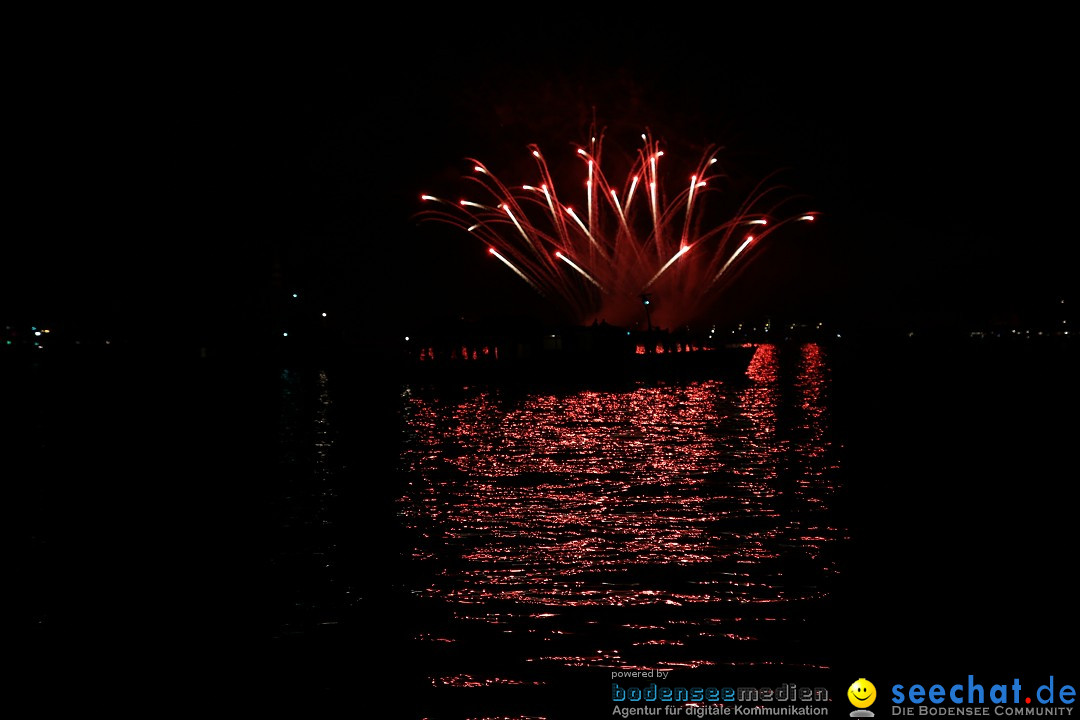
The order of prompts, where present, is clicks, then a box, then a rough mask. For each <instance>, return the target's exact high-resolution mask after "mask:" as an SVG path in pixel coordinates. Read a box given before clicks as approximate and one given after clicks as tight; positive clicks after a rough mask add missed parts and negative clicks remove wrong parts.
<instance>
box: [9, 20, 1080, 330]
mask: <svg viewBox="0 0 1080 720" xmlns="http://www.w3.org/2000/svg"><path fill="white" fill-rule="evenodd" d="M763 15H764V18H763V17H758V18H754V22H752V23H751V22H747V21H746V20H744V18H742V17H738V18H736V17H735V16H725V14H724V13H723V12H722V11H721V10H719V9H718V10H716V11H715V12H714V13H713V14H708V13H706V14H705V15H704V16H686V17H683V16H675V17H672V18H669V19H668V21H667V22H665V21H664V20H651V21H650V23H649V24H648V25H646V24H645V23H634V22H631V21H630V20H623V21H621V22H613V21H611V20H610V19H607V18H603V17H599V16H598V17H596V18H578V19H577V20H576V21H575V22H576V23H577V24H573V23H571V22H569V21H567V20H565V19H564V18H563V17H560V16H557V15H556V14H555V13H554V12H553V13H552V14H551V15H550V16H548V15H545V16H544V17H543V18H525V19H522V18H518V19H514V18H515V17H516V16H505V17H502V16H499V17H491V18H490V19H489V20H487V21H477V20H476V19H475V18H470V19H469V20H468V21H467V22H466V21H455V20H454V19H453V18H452V16H450V15H447V16H446V17H433V16H430V15H423V14H419V13H418V14H417V15H416V16H415V17H412V16H409V15H408V14H407V13H405V14H404V16H403V17H401V18H398V19H399V20H400V22H396V23H395V22H385V23H384V22H381V21H380V23H379V25H378V26H371V25H366V26H363V27H359V28H357V31H356V33H355V36H352V37H351V38H350V36H349V34H348V33H344V34H343V35H337V34H336V33H335V37H333V38H331V37H320V35H319V34H318V33H313V34H310V35H309V34H304V35H301V34H300V33H296V34H295V35H290V34H289V32H286V31H284V29H283V28H278V29H277V32H275V33H273V34H266V35H265V36H262V35H259V33H257V32H256V31H255V30H254V29H251V31H250V32H249V33H247V35H249V36H253V37H254V36H257V37H256V38H255V39H254V40H252V41H251V42H246V41H241V40H237V39H236V37H235V36H233V35H229V34H227V33H226V34H225V36H224V37H214V38H207V37H204V36H203V35H202V34H201V33H200V32H195V34H193V35H192V36H191V37H189V38H188V39H187V40H184V41H182V42H177V41H176V38H170V40H169V42H168V43H167V44H166V45H165V47H166V48H168V49H167V50H164V51H163V50H162V49H161V47H158V46H157V40H158V39H157V38H154V37H152V36H147V37H145V38H142V39H140V40H139V41H138V42H133V41H130V40H127V39H125V40H124V41H123V42H120V43H116V44H111V45H110V44H109V43H107V42H100V43H91V45H92V47H89V48H86V50H85V52H72V51H71V48H70V47H64V48H63V51H61V48H62V46H63V45H64V43H63V38H49V39H48V40H47V41H46V44H45V45H44V46H43V47H42V48H39V49H41V50H42V52H40V53H39V54H38V55H37V56H36V58H37V59H36V61H35V63H34V64H33V73H29V72H28V73H27V74H25V75H22V76H20V77H18V78H16V79H15V81H14V83H13V86H12V87H13V89H12V92H13V93H14V94H15V96H16V97H17V98H18V99H19V100H21V101H22V102H19V103H16V104H15V107H17V108H18V109H17V111H16V115H17V117H16V120H17V121H18V124H19V128H20V130H19V133H18V134H15V135H11V136H9V137H10V138H11V139H12V141H13V143H14V144H16V145H17V146H18V147H17V148H16V152H15V154H16V156H17V157H18V159H19V162H18V164H17V169H16V172H17V173H18V176H19V177H20V180H21V182H20V183H19V187H18V189H17V190H16V191H15V194H14V199H15V203H14V204H15V206H16V208H17V209H18V210H20V211H22V212H23V213H25V216H26V219H27V220H28V223H27V224H26V226H24V229H23V230H22V231H20V233H19V234H18V235H17V236H16V237H14V238H9V239H8V240H7V241H6V242H5V245H6V246H7V247H6V249H5V260H6V262H4V264H3V269H2V272H3V280H4V288H5V292H4V296H3V297H4V306H5V309H6V310H7V313H6V315H7V316H8V317H11V318H13V319H14V320H16V321H20V322H21V321H24V320H27V319H31V318H37V317H40V316H44V318H45V319H44V320H43V321H44V322H54V323H55V322H60V323H65V322H66V323H69V324H72V325H77V324H91V325H98V326H103V327H106V328H107V327H109V326H115V325H125V324H127V325H130V324H131V323H146V322H147V321H156V322H157V324H159V325H163V326H168V327H170V328H177V331H178V334H179V335H181V336H182V335H184V334H185V333H191V332H194V333H196V334H198V333H206V332H208V328H210V327H211V326H215V327H218V328H220V327H223V326H227V325H228V324H229V323H230V322H231V320H230V319H233V320H236V321H237V322H238V323H248V324H251V325H253V326H255V325H258V324H259V323H261V322H267V321H268V317H269V315H271V314H272V308H273V303H274V301H275V300H276V299H277V295H275V293H278V292H279V291H280V292H283V291H284V290H285V289H286V288H285V287H284V285H289V286H290V287H291V286H297V287H302V288H304V289H305V291H306V292H308V293H309V295H308V296H309V297H312V296H314V297H315V299H317V300H318V301H319V302H320V303H323V304H325V305H326V306H327V307H330V308H333V310H334V312H335V314H336V315H337V316H338V317H344V318H347V319H348V320H349V321H350V322H356V321H363V322H365V323H367V324H370V325H372V326H374V327H376V328H378V329H380V330H387V331H390V332H395V333H396V332H397V331H398V329H399V327H402V326H405V325H408V324H409V323H410V322H415V321H417V320H421V319H424V318H429V317H436V316H441V315H443V314H451V313H457V312H469V311H478V310H479V311H483V310H485V309H487V308H497V309H498V310H499V311H501V312H507V311H510V310H513V309H514V308H516V307H518V305H519V304H520V305H521V307H523V308H530V307H533V306H534V304H535V298H534V297H532V296H530V295H529V292H528V291H527V290H526V289H524V288H523V287H521V286H520V285H519V284H515V283H514V282H511V281H509V280H508V278H507V277H506V275H507V274H506V273H505V272H504V271H501V270H499V268H496V267H493V263H490V262H485V261H486V260H488V258H484V257H483V254H482V249H480V250H481V252H478V251H477V250H478V248H476V247H474V245H473V244H470V242H469V240H468V239H467V238H466V239H463V240H461V241H456V242H455V241H451V242H444V243H437V242H435V240H434V237H433V235H432V234H431V233H430V232H424V231H421V230H418V229H417V228H416V227H415V223H414V222H413V221H412V218H411V216H412V214H413V213H414V212H415V211H416V210H418V209H419V206H418V195H419V193H420V192H421V191H429V192H438V191H445V192H446V193H447V194H452V188H454V187H459V186H458V185H457V184H456V183H457V178H458V176H459V175H461V174H462V170H463V168H464V164H463V161H464V158H466V157H479V158H481V159H484V160H485V161H487V162H488V164H489V165H490V166H492V167H493V168H494V169H496V170H497V171H502V172H500V173H499V174H500V175H502V176H504V177H506V178H510V177H515V179H516V172H515V171H516V169H517V168H519V167H520V168H525V169H528V168H529V165H528V164H527V163H526V164H524V165H523V164H521V160H522V159H523V158H526V149H525V146H526V145H527V144H528V143H531V142H536V143H538V144H540V145H541V146H542V147H543V148H545V152H546V153H547V155H548V156H549V157H550V156H553V155H555V154H557V153H560V152H563V151H567V152H568V151H569V150H570V148H571V144H572V143H577V142H581V141H583V140H584V139H585V136H586V133H587V129H588V125H589V120H590V118H591V117H592V114H593V112H594V111H595V113H596V116H597V118H598V120H599V123H600V124H601V125H602V126H605V127H606V128H607V132H608V136H609V137H616V136H618V137H621V138H627V140H626V141H625V142H624V144H625V145H626V146H627V147H628V148H629V149H633V146H632V141H633V138H635V137H636V134H637V133H638V132H639V131H640V130H641V129H642V128H644V127H648V128H650V129H651V130H652V131H653V133H654V134H655V135H656V136H658V137H661V138H663V139H664V140H665V144H666V145H667V146H668V147H669V148H672V149H676V150H684V151H685V152H686V153H687V154H693V153H694V152H696V150H697V149H698V148H701V147H703V146H704V145H706V144H709V143H717V144H723V145H725V146H726V147H727V148H729V152H728V153H726V155H725V157H728V158H731V159H732V160H733V161H735V162H737V163H742V164H743V166H745V167H746V168H747V171H748V172H755V171H757V170H765V169H776V168H787V169H788V172H790V175H788V176H786V177H789V178H791V179H792V181H793V183H794V184H795V185H796V186H797V187H798V189H799V190H800V191H803V192H805V193H807V194H809V195H810V196H811V197H812V198H814V201H815V202H814V204H815V205H816V206H817V208H818V209H819V210H820V211H821V212H822V213H823V218H824V219H825V222H824V223H823V224H822V225H821V229H820V231H819V232H820V236H819V237H818V238H816V239H815V241H814V244H813V245H812V246H803V247H778V248H772V249H771V250H770V255H769V256H768V257H767V258H765V259H764V260H763V261H762V262H758V263H755V267H754V269H753V271H754V272H756V273H759V274H758V275H753V274H749V275H748V277H747V281H746V283H744V285H745V287H744V288H743V290H744V291H745V292H747V293H749V294H748V295H746V296H745V298H743V300H744V301H745V302H746V303H747V307H748V308H752V309H754V310H755V311H763V312H767V311H776V312H781V313H787V314H791V315H806V316H813V317H815V318H820V317H822V316H825V317H834V318H837V319H838V320H839V321H845V322H856V321H860V320H865V319H866V318H867V317H868V316H870V315H872V316H874V317H878V316H879V314H878V310H881V315H880V316H881V317H887V318H889V319H890V321H898V322H907V321H908V320H907V318H908V317H909V316H914V317H918V318H922V319H923V320H924V321H926V320H927V319H928V318H929V321H930V322H934V321H936V320H934V318H938V319H941V318H945V319H949V321H952V320H956V319H963V318H969V317H970V318H979V317H984V316H987V315H998V314H1001V313H1004V312H1006V311H1009V310H1016V309H1019V308H1022V307H1024V306H1025V305H1030V304H1032V303H1034V304H1036V305H1037V304H1038V303H1040V302H1042V298H1043V297H1044V296H1050V295H1053V294H1055V293H1062V292H1065V291H1066V285H1067V283H1068V281H1069V280H1070V279H1071V270H1070V268H1069V265H1068V264H1067V263H1066V262H1065V258H1066V256H1067V252H1068V251H1069V247H1068V246H1069V244H1070V241H1069V237H1071V236H1072V235H1073V232H1072V230H1071V229H1070V226H1069V220H1068V215H1069V213H1068V210H1069V207H1068V205H1067V204H1066V203H1065V202H1064V201H1065V200H1066V199H1067V196H1068V194H1069V193H1068V189H1067V188H1068V185H1069V184H1070V183H1071V182H1072V174H1073V172H1074V164H1073V163H1074V159H1075V158H1074V156H1075V151H1074V149H1073V146H1074V143H1073V141H1072V130H1071V127H1072V122H1071V118H1072V113H1073V111H1072V110H1071V108H1069V100H1070V95H1071V94H1072V88H1073V82H1072V78H1071V76H1070V75H1069V74H1068V71H1067V69H1066V68H1067V66H1066V65H1065V62H1064V61H1065V55H1066V47H1067V46H1065V45H1059V44H1056V43H1055V42H1054V41H1053V38H1052V35H1053V33H1054V28H1055V27H1056V24H1055V22H1054V20H1053V18H1030V19H1023V20H1018V19H1016V18H1000V19H994V18H989V19H988V18H980V19H979V21H978V22H974V21H970V19H960V20H957V21H955V22H949V23H946V24H945V25H941V22H940V20H937V21H935V23H930V22H926V21H925V20H924V19H921V18H907V19H902V20H896V19H892V20H893V21H895V22H893V23H891V24H888V23H886V25H887V26H888V29H886V27H883V23H882V21H875V22H874V23H873V25H872V27H870V24H869V23H868V22H866V21H864V20H859V21H856V20H853V19H848V20H847V21H846V24H844V23H841V24H832V23H831V22H830V21H828V20H827V19H819V21H818V22H817V23H816V24H815V23H813V22H811V21H810V20H809V19H807V18H790V19H789V22H787V23H785V24H784V26H783V27H778V26H777V25H776V23H775V22H770V23H769V24H765V19H768V13H764V14H763ZM394 16H395V17H396V13H395V15H394ZM804 21H805V23H806V24H804ZM529 23H535V24H531V25H530V24H529ZM581 28H584V29H581ZM338 30H339V31H340V30H341V28H338ZM181 35H183V34H182V33H181ZM376 37H377V38H378V40H379V42H374V40H375V38H376ZM189 40H190V42H189ZM49 42H52V43H53V44H54V45H53V49H55V50H56V51H55V52H51V51H49V50H50V46H49V44H48V43H49ZM80 47H82V46H80ZM530 179H531V178H529V177H521V178H520V181H529V180H530ZM275 273H276V274H275ZM275 278H280V279H281V282H282V283H283V285H282V286H281V287H280V288H279V287H278V286H276V285H275V284H274V282H275ZM492 298H496V301H495V302H492V300H491V299H492ZM807 319H811V318H809V317H808V318H807Z"/></svg>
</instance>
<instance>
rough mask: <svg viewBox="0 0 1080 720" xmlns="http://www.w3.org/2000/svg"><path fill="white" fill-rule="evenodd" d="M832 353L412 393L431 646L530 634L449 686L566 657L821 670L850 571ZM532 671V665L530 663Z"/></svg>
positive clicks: (588, 662) (413, 512) (413, 459)
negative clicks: (679, 372)
mask: <svg viewBox="0 0 1080 720" xmlns="http://www.w3.org/2000/svg"><path fill="white" fill-rule="evenodd" d="M829 384H830V371H829V365H828V358H827V356H826V354H825V352H824V351H823V349H822V348H821V347H820V346H819V345H816V344H805V345H802V346H800V347H798V348H793V349H791V356H790V357H788V356H787V354H786V352H785V354H784V356H783V357H782V353H781V351H780V349H779V348H778V347H776V346H773V345H763V346H760V347H759V348H758V350H757V353H756V354H755V356H754V358H753V360H752V362H751V364H750V367H749V369H748V372H747V377H746V378H744V379H741V380H740V381H738V382H725V381H719V380H711V381H703V382H693V383H686V384H674V385H663V384H661V385H652V386H639V387H636V388H631V389H628V390H625V391H610V392H607V391H604V392H601V391H588V390H585V391H573V392H566V393H550V392H538V393H528V392H520V391H515V392H510V391H506V390H502V389H499V388H474V389H466V390H463V391H458V392H455V393H447V392H445V391H444V390H441V389H437V388H430V387H407V388H406V389H405V391H404V392H403V394H402V398H401V402H402V413H403V419H404V427H405V433H406V439H405V443H404V447H403V452H402V453H401V458H400V471H401V472H402V473H403V476H404V478H405V492H404V493H403V494H402V495H401V497H400V498H399V499H398V501H397V503H398V511H399V514H400V518H401V522H402V523H403V525H404V526H405V527H406V528H407V529H408V534H407V535H406V537H408V538H410V540H411V546H410V547H409V552H410V556H411V561H412V562H413V563H415V564H416V565H417V566H419V567H422V568H424V571H425V572H424V574H423V575H422V576H421V577H422V578H423V581H422V582H416V584H415V585H414V586H413V587H412V588H410V590H411V592H412V593H413V594H415V595H416V596H419V598H421V599H422V601H423V602H425V603H430V604H436V605H442V606H444V607H445V608H446V609H447V611H448V612H449V615H448V616H447V618H448V619H447V620H445V621H441V622H438V623H434V624H433V625H431V626H429V627H423V628H420V629H419V631H418V633H417V638H419V639H422V640H426V641H428V642H432V643H448V644H451V645H454V644H465V645H467V644H468V643H470V642H475V635H476V632H477V631H476V628H478V627H485V626H486V627H490V628H492V629H495V628H497V629H499V631H500V632H501V633H503V634H504V635H510V636H511V637H517V638H520V639H521V640H522V643H521V646H520V648H519V649H518V650H516V651H515V652H514V653H513V655H512V656H503V657H502V662H501V663H500V665H501V667H500V668H499V670H500V672H499V674H498V678H497V677H496V676H495V675H493V674H485V668H484V667H483V663H479V664H478V665H479V666H478V667H470V666H469V663H470V658H469V657H468V654H467V652H466V653H465V654H464V655H463V657H462V663H461V667H459V668H457V670H456V671H455V672H450V673H448V674H446V675H445V676H438V675H437V674H436V675H435V676H433V677H432V682H434V683H435V684H440V683H447V684H461V683H481V684H483V683H492V682H499V681H506V678H507V676H509V680H510V681H514V680H520V681H529V680H530V679H531V678H532V677H534V676H535V672H536V671H535V669H534V668H537V667H541V666H555V667H604V668H657V667H667V668H679V667H684V668H685V667H702V666H717V665H722V666H728V665H756V664H784V665H791V666H799V667H803V666H818V667H820V666H821V665H822V664H823V662H824V659H823V657H821V656H820V655H816V654H815V652H814V650H812V649H809V648H807V649H803V650H800V649H797V648H796V646H795V645H794V644H793V642H792V640H793V639H794V638H797V637H798V635H799V627H800V626H801V625H803V624H805V623H807V622H808V621H810V620H812V619H813V618H814V615H815V612H817V609H818V607H819V605H820V604H821V603H822V602H823V601H824V600H825V599H826V598H827V596H828V594H829V590H828V585H829V580H830V577H831V576H832V575H833V574H834V573H836V571H837V567H836V561H835V560H834V558H833V554H832V547H833V546H835V545H836V544H838V543H843V542H844V541H845V538H846V531H845V528H843V527H839V526H838V525H837V522H836V521H835V519H834V518H833V516H832V513H831V503H832V498H833V496H834V494H835V493H836V490H837V482H838V479H837V478H838V470H839V468H838V453H837V450H838V447H837V445H836V440H835V439H834V438H833V435H832V432H831V428H830V416H829ZM515 666H516V671H515V670H514V668H515Z"/></svg>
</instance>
